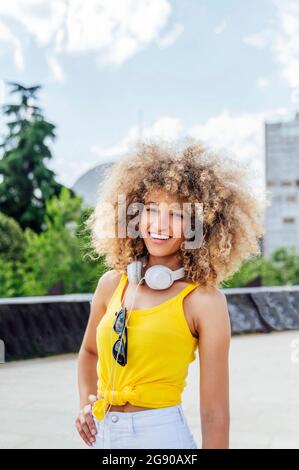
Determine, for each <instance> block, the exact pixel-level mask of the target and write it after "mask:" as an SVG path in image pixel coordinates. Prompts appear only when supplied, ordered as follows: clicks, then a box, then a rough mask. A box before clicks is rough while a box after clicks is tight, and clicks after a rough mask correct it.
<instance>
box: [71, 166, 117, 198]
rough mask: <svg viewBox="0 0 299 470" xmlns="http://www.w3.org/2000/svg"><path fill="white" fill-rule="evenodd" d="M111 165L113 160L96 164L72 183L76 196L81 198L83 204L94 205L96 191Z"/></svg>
mask: <svg viewBox="0 0 299 470" xmlns="http://www.w3.org/2000/svg"><path fill="white" fill-rule="evenodd" d="M112 166H113V162H107V163H102V164H100V165H97V166H96V167H94V168H91V169H90V170H88V171H87V172H86V173H84V174H83V175H81V176H80V177H79V178H78V179H77V181H76V182H75V183H74V185H73V186H72V189H73V191H74V192H75V193H76V194H78V196H81V197H82V198H83V201H84V205H85V206H89V207H94V206H95V204H96V201H97V192H98V191H99V189H100V187H101V184H102V183H103V181H104V179H105V176H106V175H107V173H108V172H109V169H110V168H112Z"/></svg>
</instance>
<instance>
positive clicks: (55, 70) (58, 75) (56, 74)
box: [47, 56, 66, 83]
mask: <svg viewBox="0 0 299 470" xmlns="http://www.w3.org/2000/svg"><path fill="white" fill-rule="evenodd" d="M47 62H48V65H49V67H50V69H51V71H52V76H53V78H54V80H55V81H57V82H60V83H63V82H65V81H66V77H65V73H64V71H63V69H62V67H61V65H60V63H59V62H58V60H57V59H56V57H54V56H49V57H48V58H47Z"/></svg>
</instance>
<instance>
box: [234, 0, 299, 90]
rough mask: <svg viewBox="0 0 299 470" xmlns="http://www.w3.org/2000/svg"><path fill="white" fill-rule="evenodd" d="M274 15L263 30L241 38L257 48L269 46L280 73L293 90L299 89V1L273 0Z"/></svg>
mask: <svg viewBox="0 0 299 470" xmlns="http://www.w3.org/2000/svg"><path fill="white" fill-rule="evenodd" d="M273 3H274V5H275V6H276V17H275V19H274V20H272V21H271V22H269V23H270V26H268V27H267V28H266V29H265V30H264V31H261V32H260V33H256V34H253V35H251V36H247V37H245V38H243V40H244V42H245V43H247V44H249V45H251V46H254V47H258V48H262V47H267V46H268V47H269V48H270V50H271V51H272V53H273V56H274V59H275V61H276V62H277V63H278V64H279V66H280V67H281V74H282V76H283V78H284V79H285V80H286V81H287V83H288V85H289V86H290V87H291V88H292V89H293V90H294V89H295V90H298V89H299V2H298V1H297V0H273Z"/></svg>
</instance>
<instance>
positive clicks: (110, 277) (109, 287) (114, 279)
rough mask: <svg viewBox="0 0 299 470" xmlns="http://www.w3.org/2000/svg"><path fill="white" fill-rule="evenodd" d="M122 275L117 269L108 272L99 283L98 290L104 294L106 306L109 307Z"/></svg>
mask: <svg viewBox="0 0 299 470" xmlns="http://www.w3.org/2000/svg"><path fill="white" fill-rule="evenodd" d="M122 275H123V274H122V273H121V272H120V271H117V270H116V269H110V270H109V271H106V272H105V273H104V274H102V276H101V277H100V279H99V281H98V289H99V290H100V291H101V292H102V293H103V296H104V299H105V304H106V305H108V303H109V300H110V298H111V297H112V295H113V293H114V291H115V289H116V288H117V286H118V285H119V283H120V280H121V278H122Z"/></svg>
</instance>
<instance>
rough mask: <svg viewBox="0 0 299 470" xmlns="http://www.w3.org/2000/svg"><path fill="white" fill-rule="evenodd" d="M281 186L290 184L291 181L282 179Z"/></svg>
mask: <svg viewBox="0 0 299 470" xmlns="http://www.w3.org/2000/svg"><path fill="white" fill-rule="evenodd" d="M281 186H292V181H282V182H281Z"/></svg>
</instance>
